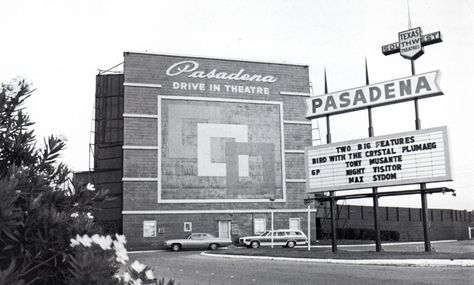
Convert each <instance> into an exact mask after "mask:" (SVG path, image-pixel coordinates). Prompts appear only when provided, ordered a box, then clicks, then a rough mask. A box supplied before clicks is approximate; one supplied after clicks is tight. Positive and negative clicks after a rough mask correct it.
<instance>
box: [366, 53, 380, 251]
mask: <svg viewBox="0 0 474 285" xmlns="http://www.w3.org/2000/svg"><path fill="white" fill-rule="evenodd" d="M365 84H366V85H369V84H370V83H369V69H368V67H367V58H365ZM367 112H368V115H369V138H371V137H373V136H374V126H373V124H372V107H369V108H367ZM377 190H378V188H377V187H373V188H372V193H373V194H374V196H373V197H372V200H373V205H374V231H375V251H376V252H381V251H382V242H381V239H380V224H379V197H378V196H377V192H378V191H377Z"/></svg>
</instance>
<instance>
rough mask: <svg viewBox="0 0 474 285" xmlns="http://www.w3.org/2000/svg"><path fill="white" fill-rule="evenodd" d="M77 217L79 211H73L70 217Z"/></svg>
mask: <svg viewBox="0 0 474 285" xmlns="http://www.w3.org/2000/svg"><path fill="white" fill-rule="evenodd" d="M77 217H79V213H78V212H74V213H72V214H71V218H74V219H75V218H77Z"/></svg>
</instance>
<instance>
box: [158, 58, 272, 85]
mask: <svg viewBox="0 0 474 285" xmlns="http://www.w3.org/2000/svg"><path fill="white" fill-rule="evenodd" d="M198 68H199V63H197V62H195V61H191V60H186V61H180V62H177V63H175V64H173V65H171V66H170V67H169V68H168V69H167V70H166V75H168V76H176V75H180V74H187V75H188V77H190V78H201V79H222V80H237V81H250V82H253V81H255V82H267V83H272V82H276V81H277V79H276V78H275V77H274V76H271V75H260V74H252V75H251V74H248V73H245V69H243V68H242V69H240V70H239V71H238V72H236V73H227V72H222V71H217V70H216V69H213V70H211V71H209V72H206V71H203V70H197V69H198Z"/></svg>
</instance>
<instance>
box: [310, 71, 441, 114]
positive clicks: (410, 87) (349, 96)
mask: <svg viewBox="0 0 474 285" xmlns="http://www.w3.org/2000/svg"><path fill="white" fill-rule="evenodd" d="M438 78H439V71H431V72H427V73H422V74H417V75H414V76H409V77H404V78H400V79H394V80H390V81H385V82H381V83H375V84H372V85H366V86H362V87H357V88H352V89H347V90H343V91H338V92H333V93H329V94H324V95H320V96H316V97H312V98H308V99H306V118H307V119H315V118H319V117H323V116H326V115H335V114H340V113H346V112H352V111H356V110H361V109H365V108H367V107H375V106H383V105H387V104H393V103H399V102H403V101H408V100H413V99H414V98H423V97H430V96H436V95H443V92H441V90H440V88H439V86H438Z"/></svg>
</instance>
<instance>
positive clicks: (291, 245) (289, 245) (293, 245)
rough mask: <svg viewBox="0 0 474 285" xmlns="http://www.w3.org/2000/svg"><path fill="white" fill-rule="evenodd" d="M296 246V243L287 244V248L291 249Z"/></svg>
mask: <svg viewBox="0 0 474 285" xmlns="http://www.w3.org/2000/svg"><path fill="white" fill-rule="evenodd" d="M295 245H296V242H294V241H289V242H287V243H286V246H287V247H289V248H293V247H295Z"/></svg>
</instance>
